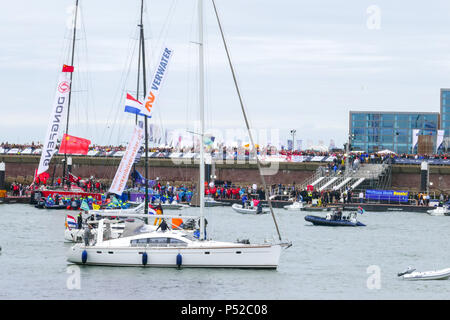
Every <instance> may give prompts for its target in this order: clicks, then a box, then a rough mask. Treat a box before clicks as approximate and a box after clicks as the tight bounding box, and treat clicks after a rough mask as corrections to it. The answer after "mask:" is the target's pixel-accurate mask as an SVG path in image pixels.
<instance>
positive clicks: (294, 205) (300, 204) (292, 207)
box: [283, 201, 303, 211]
mask: <svg viewBox="0 0 450 320" xmlns="http://www.w3.org/2000/svg"><path fill="white" fill-rule="evenodd" d="M283 208H284V209H285V210H295V211H298V210H302V209H303V202H298V201H296V202H294V203H292V204H288V205H286V206H284V207H283Z"/></svg>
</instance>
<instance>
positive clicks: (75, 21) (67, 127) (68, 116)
mask: <svg viewBox="0 0 450 320" xmlns="http://www.w3.org/2000/svg"><path fill="white" fill-rule="evenodd" d="M78 1H79V0H76V1H75V17H74V19H73V38H72V57H71V61H70V65H71V66H73V64H74V58H75V38H76V35H77V17H78ZM72 77H73V72H71V73H70V91H69V99H68V100H67V117H66V135H67V134H69V118H70V102H71V100H72V89H73V83H72ZM66 167H67V154H66V151H65V150H64V169H63V181H64V179H65V177H66ZM69 188H70V187H69Z"/></svg>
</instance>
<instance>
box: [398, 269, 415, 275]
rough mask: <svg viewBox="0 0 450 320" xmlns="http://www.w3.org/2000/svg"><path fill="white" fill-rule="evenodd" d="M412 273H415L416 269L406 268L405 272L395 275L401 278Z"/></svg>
mask: <svg viewBox="0 0 450 320" xmlns="http://www.w3.org/2000/svg"><path fill="white" fill-rule="evenodd" d="M414 271H416V268H413V267H408V268H407V269H406V270H405V271H403V272H399V273H397V276H399V277H401V276H403V275H405V274H410V273H413V272H414Z"/></svg>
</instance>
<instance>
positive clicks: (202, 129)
mask: <svg viewBox="0 0 450 320" xmlns="http://www.w3.org/2000/svg"><path fill="white" fill-rule="evenodd" d="M198 64H199V77H198V78H199V83H198V85H199V90H198V91H199V103H200V181H199V182H200V185H199V187H200V188H199V193H200V240H204V239H205V216H204V211H205V155H204V151H205V148H204V141H203V140H204V134H205V93H204V92H205V90H204V89H205V88H204V86H205V82H204V58H203V0H198Z"/></svg>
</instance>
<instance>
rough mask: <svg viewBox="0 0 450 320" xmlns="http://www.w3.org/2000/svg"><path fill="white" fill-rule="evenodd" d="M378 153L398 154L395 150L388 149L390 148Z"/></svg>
mask: <svg viewBox="0 0 450 320" xmlns="http://www.w3.org/2000/svg"><path fill="white" fill-rule="evenodd" d="M377 153H378V154H396V153H395V152H394V151H391V150H388V149H384V150H381V151H378V152H377Z"/></svg>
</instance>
